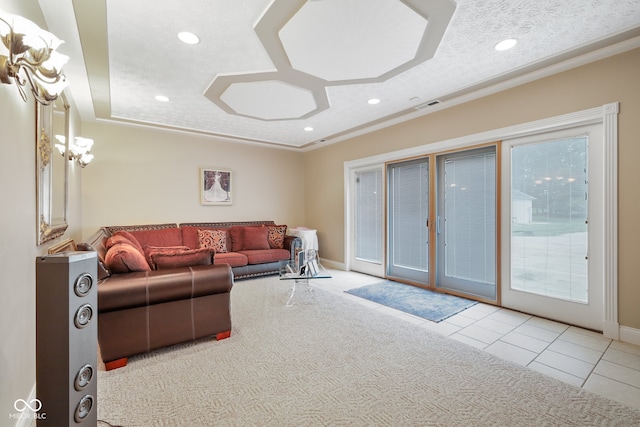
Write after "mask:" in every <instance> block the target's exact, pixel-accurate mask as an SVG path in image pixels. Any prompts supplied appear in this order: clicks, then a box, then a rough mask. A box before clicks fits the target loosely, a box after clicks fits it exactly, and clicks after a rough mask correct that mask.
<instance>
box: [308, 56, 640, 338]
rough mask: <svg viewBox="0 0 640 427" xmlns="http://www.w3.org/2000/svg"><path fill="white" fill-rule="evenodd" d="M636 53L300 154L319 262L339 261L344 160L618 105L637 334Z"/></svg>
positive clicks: (626, 248)
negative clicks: (316, 231)
mask: <svg viewBox="0 0 640 427" xmlns="http://www.w3.org/2000/svg"><path fill="white" fill-rule="evenodd" d="M638 76H640V50H634V51H631V52H627V53H624V54H621V55H618V56H615V57H612V58H609V59H606V60H602V61H599V62H596V63H593V64H590V65H587V66H583V67H580V68H577V69H574V70H571V71H567V72H564V73H561V74H558V75H554V76H551V77H548V78H545V79H541V80H538V81H535V82H532V83H529V84H526V85H523V86H520V87H516V88H513V89H510V90H507V91H504V92H500V93H497V94H494V95H491V96H487V97H484V98H481V99H478V100H476V101H472V102H468V103H465V104H461V105H459V106H455V107H452V108H449V109H445V110H442V111H440V112H436V113H432V114H430V115H426V116H423V117H420V118H417V119H414V120H412V121H409V122H405V123H402V124H398V125H396V126H393V127H390V128H386V129H383V130H379V131H377V132H374V133H370V134H368V135H363V136H359V137H356V138H353V139H350V140H348V141H344V142H341V143H338V144H334V145H330V146H327V147H324V148H321V149H318V150H314V151H310V152H308V153H305V185H306V190H307V194H314V197H313V198H307V199H306V201H305V205H306V212H307V215H306V221H307V225H308V226H309V227H312V228H316V229H317V230H318V238H319V241H320V253H321V255H322V257H323V258H327V259H329V260H333V261H335V262H338V263H343V262H344V261H345V260H344V241H345V238H344V237H345V236H344V183H343V170H344V162H345V161H348V160H354V159H359V158H365V157H368V156H372V155H376V154H381V153H386V152H392V151H396V150H400V149H403V148H409V147H416V146H421V145H425V144H429V143H434V142H438V141H444V140H448V139H451V138H455V137H461V136H467V135H472V134H475V133H479V132H483V131H489V130H494V129H499V128H502V127H506V126H511V125H516V124H520V123H526V122H531V121H534V120H538V119H542V118H547V117H553V116H557V115H561V114H565V113H571V112H575V111H580V110H585V109H589V108H593V107H598V106H601V105H604V104H607V103H610V102H616V101H619V102H620V115H619V161H618V165H619V174H618V179H619V193H618V196H619V223H618V225H619V235H618V238H619V246H618V247H619V253H618V255H619V314H620V316H619V320H620V323H621V324H622V325H624V326H629V327H632V328H637V329H640V310H638V307H639V306H640V279H638V274H637V268H636V265H637V263H638V261H637V249H636V248H637V244H638V242H639V241H640V225H639V224H640V223H639V222H638V220H637V218H639V217H640V190H639V189H638V183H640V168H639V167H638V166H637V162H638V159H640V136H639V135H640V120H639V119H638V118H640V86H639V85H638Z"/></svg>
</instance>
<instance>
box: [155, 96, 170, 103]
mask: <svg viewBox="0 0 640 427" xmlns="http://www.w3.org/2000/svg"><path fill="white" fill-rule="evenodd" d="M156 101H160V102H169V97H168V96H164V95H156Z"/></svg>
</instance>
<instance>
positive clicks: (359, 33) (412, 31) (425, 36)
mask: <svg viewBox="0 0 640 427" xmlns="http://www.w3.org/2000/svg"><path fill="white" fill-rule="evenodd" d="M454 10H455V5H454V4H453V3H452V2H451V1H449V0H432V1H429V2H424V1H411V0H379V1H378V3H376V7H371V3H370V0H315V1H306V0H298V1H286V2H278V1H275V2H274V3H273V4H272V5H271V6H270V7H269V9H268V10H267V11H266V12H265V14H264V15H263V16H262V17H261V19H260V21H259V22H258V23H257V24H256V26H255V32H256V34H257V35H258V38H259V39H260V41H261V42H262V44H263V46H264V49H265V51H266V52H267V54H268V55H269V57H270V59H271V61H272V62H273V64H274V66H275V68H276V71H274V72H269V73H264V72H256V73H238V74H225V75H218V76H216V77H215V78H214V80H213V81H212V82H211V84H210V85H209V87H208V88H207V90H206V91H205V93H204V95H205V97H207V98H208V99H209V100H211V101H212V102H213V103H215V104H216V105H218V106H219V107H220V108H222V109H223V110H224V111H226V112H227V113H229V114H237V115H241V116H246V117H251V118H255V119H260V120H267V121H269V120H292V119H301V118H309V117H311V116H313V115H314V114H317V113H319V112H321V111H324V110H326V109H327V108H329V100H328V99H327V94H326V88H327V87H330V86H337V85H350V84H364V83H372V82H383V81H385V80H387V79H389V78H391V77H393V76H395V75H397V74H399V73H401V72H403V71H406V70H407V69H409V68H411V67H413V66H415V65H418V64H419V63H422V62H424V61H426V60H428V59H430V58H431V57H432V56H433V54H434V53H435V51H436V49H437V47H438V44H439V43H440V40H441V39H442V37H443V35H444V32H445V30H446V28H447V25H448V23H449V21H450V20H451V17H452V15H453V12H454Z"/></svg>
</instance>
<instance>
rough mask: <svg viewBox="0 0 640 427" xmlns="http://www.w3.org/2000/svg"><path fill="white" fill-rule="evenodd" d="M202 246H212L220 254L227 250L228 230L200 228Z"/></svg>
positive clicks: (200, 243) (199, 234) (199, 237)
mask: <svg viewBox="0 0 640 427" xmlns="http://www.w3.org/2000/svg"><path fill="white" fill-rule="evenodd" d="M198 243H199V245H200V247H201V248H211V249H213V250H215V251H216V253H218V254H224V253H226V252H227V230H198Z"/></svg>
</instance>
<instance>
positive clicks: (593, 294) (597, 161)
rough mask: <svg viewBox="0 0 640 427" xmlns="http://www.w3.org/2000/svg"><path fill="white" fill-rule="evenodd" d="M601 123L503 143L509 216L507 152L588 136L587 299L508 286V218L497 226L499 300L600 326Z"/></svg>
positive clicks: (504, 203)
mask: <svg viewBox="0 0 640 427" xmlns="http://www.w3.org/2000/svg"><path fill="white" fill-rule="evenodd" d="M602 128H603V126H602V123H595V124H590V125H586V126H577V127H573V128H568V129H563V130H559V131H553V132H547V133H544V134H536V135H531V136H526V137H522V138H511V139H507V140H504V141H503V142H502V144H503V145H502V164H501V165H500V167H501V169H502V177H503V179H504V180H505V185H503V186H502V207H501V208H502V218H512V217H513V215H512V213H511V185H506V182H507V181H508V180H509V178H510V177H511V176H512V164H511V151H512V150H513V149H514V148H516V147H521V146H523V145H528V144H535V143H547V142H550V141H559V140H563V139H567V138H571V137H580V136H586V137H588V144H587V146H588V155H587V158H588V162H589V167H588V169H587V170H588V183H589V184H588V199H587V203H588V209H587V212H588V213H587V224H588V225H587V227H588V233H587V236H588V243H587V247H586V248H585V250H586V252H585V254H584V255H585V256H587V257H588V264H587V265H588V273H587V280H588V287H587V289H588V298H587V299H588V302H587V303H581V302H575V301H568V300H565V299H560V298H555V297H552V296H546V295H541V294H535V293H530V292H527V291H523V290H519V289H512V287H511V277H512V270H511V262H510V261H511V249H512V248H511V243H512V223H511V221H502V224H500V227H501V239H502V242H501V245H500V247H501V259H502V263H501V266H502V271H501V272H500V273H501V275H502V280H501V283H502V290H501V297H502V299H501V305H502V306H503V307H506V308H511V309H515V310H519V311H523V312H525V313H529V314H534V315H537V316H540V317H545V318H549V319H552V320H557V321H560V322H564V323H568V324H572V325H577V326H581V327H584V328H589V329H594V330H598V331H600V330H602V329H603V321H604V316H603V313H604V304H603V287H604V277H603V268H604V257H603V255H604V254H603V246H604V244H603V239H604V227H603V225H604V224H603V211H602V208H601V207H602V206H603V205H604V189H603V182H602V180H600V179H598V177H601V176H603V168H604V165H603V158H604V155H603V148H604V144H603V139H604V138H603V135H602V130H603V129H602Z"/></svg>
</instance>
